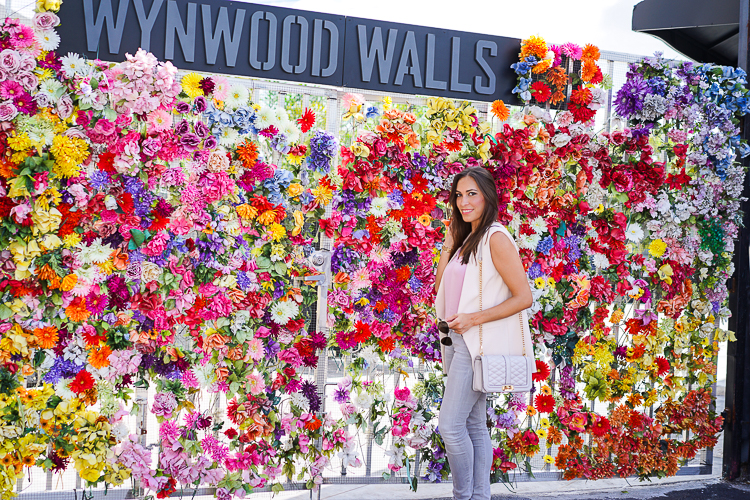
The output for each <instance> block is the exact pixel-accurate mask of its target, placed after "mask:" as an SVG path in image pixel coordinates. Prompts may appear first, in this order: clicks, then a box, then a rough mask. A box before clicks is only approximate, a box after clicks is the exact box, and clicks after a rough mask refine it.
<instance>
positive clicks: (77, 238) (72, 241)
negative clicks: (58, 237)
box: [63, 233, 81, 248]
mask: <svg viewBox="0 0 750 500" xmlns="http://www.w3.org/2000/svg"><path fill="white" fill-rule="evenodd" d="M80 242H81V235H80V234H78V233H70V234H67V235H65V238H63V243H64V244H65V246H66V247H68V248H72V247H74V246H76V245H77V244H79V243H80Z"/></svg>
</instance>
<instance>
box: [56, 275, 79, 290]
mask: <svg viewBox="0 0 750 500" xmlns="http://www.w3.org/2000/svg"><path fill="white" fill-rule="evenodd" d="M76 283H78V276H76V275H75V274H69V275H67V276H65V277H64V278H63V279H62V286H61V287H60V288H61V289H62V291H63V292H69V291H70V290H72V289H73V287H75V286H76Z"/></svg>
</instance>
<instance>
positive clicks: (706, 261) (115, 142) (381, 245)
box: [0, 3, 747, 498]
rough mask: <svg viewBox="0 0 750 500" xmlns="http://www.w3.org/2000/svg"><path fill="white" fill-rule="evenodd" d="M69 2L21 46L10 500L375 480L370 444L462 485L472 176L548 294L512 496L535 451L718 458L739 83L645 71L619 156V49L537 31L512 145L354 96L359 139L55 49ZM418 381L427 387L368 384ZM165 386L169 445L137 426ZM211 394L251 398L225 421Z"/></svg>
mask: <svg viewBox="0 0 750 500" xmlns="http://www.w3.org/2000/svg"><path fill="white" fill-rule="evenodd" d="M45 5H47V7H49V8H50V9H52V10H54V8H55V7H59V5H57V6H56V5H53V4H49V3H48V4H39V6H38V9H39V12H38V13H37V14H36V15H35V17H34V19H33V27H28V26H24V25H21V24H19V23H18V21H15V20H11V19H7V20H5V21H4V22H3V26H2V28H1V29H0V99H2V100H1V101H0V195H2V196H0V217H2V226H0V248H1V249H2V252H1V253H0V269H2V274H0V333H1V334H2V338H1V339H0V357H1V361H2V363H3V366H2V368H1V369H0V412H2V419H0V425H2V435H3V437H4V439H3V441H2V442H1V443H0V484H1V486H0V490H1V491H2V494H3V498H8V497H10V496H12V491H13V489H14V487H15V483H16V480H17V479H18V478H20V477H22V475H23V473H24V467H32V466H35V465H36V466H41V467H43V468H45V469H47V470H53V471H63V470H66V469H68V468H75V469H76V470H77V471H78V473H79V474H80V475H81V477H82V478H83V479H84V480H85V481H86V483H87V484H88V485H100V486H101V485H103V484H104V483H107V484H110V485H119V484H123V483H125V484H127V485H131V484H138V485H140V486H141V487H143V488H145V489H147V490H149V491H151V492H153V493H154V494H156V495H157V496H158V497H160V498H162V497H165V496H167V495H170V494H172V493H173V492H175V491H176V490H177V489H178V488H188V489H192V488H195V487H198V486H209V487H216V488H217V489H216V495H217V496H219V497H221V498H230V497H231V496H240V497H243V496H245V495H246V494H248V493H250V492H251V491H252V490H253V488H256V487H265V486H270V487H273V488H274V489H276V490H278V489H279V487H280V484H279V483H281V482H285V481H305V482H306V483H307V485H308V487H315V486H316V485H318V484H320V483H321V482H322V481H323V472H324V471H325V470H326V469H327V470H329V471H331V470H340V469H339V467H340V466H341V462H340V461H339V460H341V461H343V462H344V466H345V467H349V466H351V467H356V466H358V465H360V460H359V459H358V458H357V456H356V448H357V445H356V440H355V433H357V432H364V430H365V428H368V427H370V429H371V431H372V432H373V435H374V436H375V440H376V442H378V443H385V446H387V448H388V450H387V455H388V457H389V465H388V469H389V471H390V473H394V474H407V475H409V477H410V479H411V480H412V484H413V486H414V487H416V475H417V474H418V475H422V476H424V477H425V478H427V479H429V480H443V479H445V478H447V476H448V473H449V469H448V464H447V461H446V460H445V455H444V451H443V448H442V442H441V440H440V436H439V432H435V431H436V429H435V426H436V424H437V412H438V411H439V402H440V394H441V391H442V384H443V379H442V376H441V374H440V371H439V370H438V369H437V368H438V367H437V364H436V363H437V362H438V361H439V359H438V358H439V348H438V343H437V332H436V328H435V324H434V311H433V309H432V306H431V304H432V301H433V294H434V292H433V288H434V267H435V265H436V261H437V258H438V249H439V247H440V242H441V241H442V240H443V235H444V225H443V224H442V222H441V220H442V219H445V218H446V217H447V216H448V213H447V211H446V209H447V206H446V200H447V194H448V190H449V188H450V183H451V178H452V176H453V175H454V174H456V173H457V172H460V171H461V170H462V169H463V168H465V166H474V165H481V166H484V167H485V168H487V169H488V170H489V171H490V172H492V173H493V175H494V176H495V178H496V180H497V183H498V188H499V194H500V199H501V204H502V206H501V214H502V222H503V223H505V224H506V225H507V226H508V227H509V229H510V230H511V231H512V232H513V234H514V235H515V238H516V240H517V241H518V243H519V245H520V247H521V249H522V250H521V252H522V259H523V261H524V266H525V267H526V269H527V272H528V275H529V279H530V280H531V283H532V290H533V292H534V296H535V299H536V300H535V304H534V306H533V308H532V311H531V312H532V315H531V326H532V331H533V333H534V339H535V351H536V355H537V359H538V360H539V361H538V367H539V369H540V370H539V373H538V374H537V376H536V382H537V384H536V387H535V390H534V392H533V393H532V395H531V399H530V400H529V398H527V397H525V396H521V395H517V396H505V397H501V398H499V399H498V400H496V401H495V402H494V404H493V405H492V406H491V407H490V408H489V409H488V424H489V425H490V426H491V429H492V437H493V440H494V444H495V447H496V449H495V462H494V466H493V471H494V474H495V479H501V478H502V477H503V476H505V478H507V473H508V471H510V470H512V469H514V468H517V467H518V465H522V466H523V465H526V466H528V464H529V463H530V462H529V457H532V456H534V455H535V454H539V455H543V456H544V460H545V461H547V462H549V463H554V465H555V466H556V467H557V468H558V469H559V470H561V471H562V472H563V474H564V476H565V477H567V478H573V477H586V478H592V479H593V478H600V477H610V476H613V475H622V476H628V475H633V474H637V475H640V476H644V477H645V476H663V475H672V474H674V473H676V471H677V468H678V464H679V462H680V461H681V460H682V459H685V458H692V457H693V456H695V453H696V452H697V451H698V450H700V449H701V448H705V447H706V446H712V445H713V444H714V443H715V442H716V435H717V434H718V432H719V430H720V423H721V422H720V418H719V417H717V416H716V415H715V414H714V413H713V412H712V411H711V410H710V408H709V404H710V403H711V401H712V395H711V393H710V386H711V384H712V382H713V381H714V380H715V376H716V366H715V362H714V359H715V354H716V351H717V349H718V347H717V346H718V343H717V342H718V340H720V339H725V338H727V337H731V332H726V331H723V330H721V329H718V328H717V321H718V320H719V319H721V318H726V316H727V314H728V312H727V310H726V308H725V305H724V303H725V299H726V293H727V292H726V287H725V281H726V278H727V277H728V276H730V275H731V274H732V268H731V254H732V251H733V241H734V238H735V236H736V232H737V225H738V224H739V218H738V198H739V196H740V189H741V186H742V180H743V176H744V172H743V170H742V168H741V167H739V165H738V164H737V162H736V161H735V156H736V154H737V153H736V151H737V150H738V149H739V150H740V151H743V152H744V151H745V149H746V146H745V145H744V144H740V143H739V140H738V123H739V122H738V119H739V117H740V116H741V115H742V114H744V113H746V112H747V100H746V94H747V92H746V90H745V88H744V83H745V75H744V73H742V72H741V71H739V70H733V69H731V68H721V67H714V66H693V65H691V64H688V63H685V64H682V65H680V66H678V67H671V66H669V65H667V64H666V63H665V62H664V61H661V60H660V59H658V58H653V59H647V60H646V61H644V62H642V63H639V64H636V65H633V66H632V67H631V71H630V73H629V74H628V79H627V83H626V85H625V86H624V87H623V88H622V89H620V90H619V91H617V92H616V96H615V103H616V106H617V112H618V114H619V115H620V117H621V120H619V121H617V122H616V123H613V127H612V128H611V129H610V132H602V131H599V130H595V129H594V128H593V123H594V122H593V121H592V119H593V118H594V117H595V114H596V111H597V109H599V108H600V107H601V106H602V105H603V104H604V103H605V102H606V90H605V87H606V86H607V85H608V82H607V79H606V78H604V77H603V76H602V74H601V70H600V69H599V68H598V66H597V64H596V61H597V60H598V59H599V53H598V50H597V49H596V48H595V47H592V46H586V47H585V48H580V47H577V46H575V45H572V44H566V45H563V46H559V47H557V46H550V47H548V46H547V44H546V43H545V42H544V41H543V40H541V39H538V38H534V37H532V38H531V39H529V40H525V41H524V44H523V46H522V47H521V59H520V60H519V63H518V64H516V65H514V69H515V70H516V72H517V73H518V75H519V80H518V86H517V87H516V93H518V94H519V97H520V98H521V99H522V100H523V101H525V102H526V104H527V106H524V107H523V108H522V109H521V110H520V111H516V112H514V113H513V114H512V116H511V113H510V110H509V109H508V108H507V107H506V106H505V105H504V104H503V103H502V102H499V101H498V102H496V103H493V105H492V112H493V114H494V116H495V117H496V118H498V119H499V120H500V121H501V122H502V123H501V125H500V128H499V130H497V131H493V130H492V123H491V122H487V121H483V120H480V118H479V116H478V113H477V110H476V109H475V108H474V107H472V106H471V105H470V104H468V103H453V102H451V101H447V100H444V99H439V98H431V99H428V101H427V105H426V106H425V107H422V108H417V109H403V107H397V106H394V105H392V103H391V102H390V100H389V99H387V98H386V99H384V100H383V102H379V103H367V102H365V100H364V98H363V97H362V96H360V95H357V94H348V95H347V96H345V99H344V101H345V102H344V108H345V109H344V111H345V114H344V116H343V123H344V127H343V129H342V131H341V134H339V137H337V136H336V135H334V134H331V133H329V132H326V131H323V130H320V129H319V128H317V127H316V124H318V121H319V120H318V119H317V118H316V116H315V113H314V111H313V110H312V109H305V110H300V112H299V113H297V115H299V116H297V115H292V116H290V114H289V112H288V111H287V110H285V109H283V107H275V108H273V107H270V106H267V105H263V104H259V103H253V102H251V96H250V94H249V92H248V90H247V88H245V87H244V86H243V85H241V84H230V82H229V81H228V80H227V79H225V78H223V77H220V76H216V75H214V76H202V75H197V74H193V73H191V74H187V75H185V76H184V77H182V78H181V80H179V81H178V78H177V70H176V68H174V67H173V66H172V65H171V63H169V62H166V63H164V62H159V61H157V60H156V59H155V58H154V57H153V56H152V55H150V54H148V53H146V52H143V51H139V52H138V53H136V54H135V55H132V56H129V57H128V59H127V60H126V61H124V62H121V63H117V64H114V63H105V62H101V61H86V60H83V59H82V58H80V57H79V56H78V55H75V54H67V55H61V54H56V53H55V52H54V49H55V48H56V45H57V42H58V38H57V35H56V33H55V31H54V27H55V26H56V25H57V24H58V22H59V19H58V18H57V16H56V15H55V14H54V12H53V11H52V10H49V11H45V10H44V9H45ZM569 61H576V62H577V63H579V64H576V65H573V67H574V68H577V67H579V66H580V69H577V70H576V71H575V72H573V73H572V74H571V73H569V72H567V71H566V70H565V68H566V67H568V62H569ZM569 85H570V86H571V88H572V93H571V94H570V95H569V96H568V95H566V92H567V90H566V89H567V87H568V86H569ZM565 101H568V102H567V103H566V102H565ZM547 102H550V103H554V104H555V105H558V106H560V105H562V106H564V107H566V108H567V109H566V110H564V111H549V110H548V109H545V107H543V106H545V104H546V103H547ZM495 123H496V122H495ZM339 138H341V142H342V144H339ZM326 205H329V206H330V208H331V211H330V215H328V216H326V215H325V207H326ZM321 234H325V235H326V236H329V237H331V238H333V239H334V248H333V254H332V274H333V284H332V285H331V289H330V291H329V294H328V300H329V304H328V305H329V315H328V326H329V330H330V332H329V335H328V336H326V335H324V333H322V332H317V331H315V325H312V324H310V321H309V319H308V318H306V316H305V314H304V310H305V308H306V307H308V306H310V305H311V304H312V302H313V301H314V300H315V289H314V288H311V287H309V286H307V285H300V280H295V279H294V278H298V277H303V276H306V275H310V274H316V273H317V271H315V270H314V269H311V268H310V267H308V265H307V263H306V259H305V255H309V253H310V252H311V250H312V249H313V246H312V245H313V243H314V242H315V241H316V240H317V238H318V237H319V236H320V235H321ZM326 348H327V349H328V350H329V352H330V355H332V356H341V357H342V359H350V360H351V362H350V363H348V365H347V366H346V370H347V376H346V377H344V378H342V379H341V380H340V381H339V383H338V386H337V387H336V389H335V391H334V392H333V394H331V395H330V396H331V398H330V400H329V401H328V406H327V410H328V411H327V412H324V411H321V408H322V403H323V401H322V400H321V395H320V393H319V391H318V388H317V387H316V386H315V384H314V383H313V381H312V377H310V376H309V375H303V373H304V372H309V371H310V369H311V368H314V367H315V366H316V365H317V362H318V357H319V354H320V352H321V350H322V349H326ZM414 363H421V364H422V365H423V366H424V367H426V370H427V376H426V377H425V378H424V379H423V380H420V381H419V382H418V383H416V384H412V383H409V384H403V383H401V384H397V387H396V388H395V390H394V389H393V388H392V387H390V386H388V387H387V386H386V385H385V384H384V383H383V382H382V381H381V380H378V379H376V378H374V377H372V370H371V368H372V367H373V366H376V365H379V364H383V365H385V366H387V367H388V368H389V369H390V370H391V371H392V372H393V373H399V372H404V373H406V372H405V371H404V370H405V369H406V368H407V366H409V365H413V364H414ZM145 388H150V390H151V391H153V393H154V394H155V395H154V397H153V398H151V399H150V400H149V401H148V411H149V412H150V413H151V414H153V415H154V416H155V417H156V418H157V419H158V421H159V430H158V432H159V442H160V446H159V447H158V449H155V450H153V451H152V450H149V449H147V448H145V447H144V446H143V445H142V443H141V441H139V440H138V439H137V437H136V436H135V435H132V434H131V432H133V431H134V430H135V429H129V428H128V426H127V425H126V424H125V420H126V418H125V417H126V415H128V414H130V413H131V412H135V411H137V408H136V407H137V405H136V404H135V402H134V396H135V392H136V391H137V390H138V389H145ZM391 391H392V392H393V394H390V393H391ZM208 396H211V397H214V396H218V397H219V398H221V399H223V400H225V401H226V411H225V412H224V413H223V414H222V415H221V416H220V418H216V415H215V414H214V413H213V411H210V409H209V408H206V407H205V405H202V404H201V401H203V400H204V399H205V398H206V397H208ZM590 401H596V402H597V405H596V407H597V409H598V411H596V412H595V411H594V410H593V407H592V405H591V403H590ZM336 406H337V407H336ZM651 406H653V408H654V409H655V413H654V414H653V416H651V414H650V413H649V411H648V408H649V407H651ZM331 408H333V410H331ZM334 410H335V411H334ZM685 430H689V431H690V437H689V439H688V438H685V437H675V436H679V435H680V433H681V432H682V431H685ZM588 436H591V440H589V439H588ZM553 445H554V447H555V452H554V456H552V455H551V454H547V453H545V450H549V449H552V446H553ZM415 450H419V451H420V453H421V455H422V457H423V458H422V461H423V464H424V463H426V464H427V467H426V468H424V467H423V468H422V470H421V471H419V472H417V473H414V472H413V469H412V465H413V464H414V454H415Z"/></svg>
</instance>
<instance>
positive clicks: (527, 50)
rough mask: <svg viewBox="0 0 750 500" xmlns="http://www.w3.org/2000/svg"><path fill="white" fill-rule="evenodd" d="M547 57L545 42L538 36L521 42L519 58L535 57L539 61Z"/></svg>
mask: <svg viewBox="0 0 750 500" xmlns="http://www.w3.org/2000/svg"><path fill="white" fill-rule="evenodd" d="M546 55H547V42H545V41H544V38H542V37H540V36H536V35H534V36H530V37H529V38H527V39H526V40H523V41H522V42H521V58H522V59H524V58H526V56H536V57H538V58H539V59H544V56H546Z"/></svg>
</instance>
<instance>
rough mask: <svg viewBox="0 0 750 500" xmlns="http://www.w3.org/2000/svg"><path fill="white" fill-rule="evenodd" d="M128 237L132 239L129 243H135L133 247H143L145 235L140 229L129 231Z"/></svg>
mask: <svg viewBox="0 0 750 500" xmlns="http://www.w3.org/2000/svg"><path fill="white" fill-rule="evenodd" d="M130 235H131V236H132V237H133V239H132V240H131V241H132V242H135V246H137V247H139V246H141V245H143V242H144V241H146V235H145V233H144V232H143V231H141V230H140V229H131V230H130Z"/></svg>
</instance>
